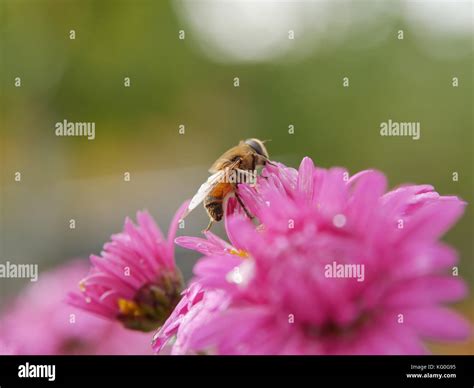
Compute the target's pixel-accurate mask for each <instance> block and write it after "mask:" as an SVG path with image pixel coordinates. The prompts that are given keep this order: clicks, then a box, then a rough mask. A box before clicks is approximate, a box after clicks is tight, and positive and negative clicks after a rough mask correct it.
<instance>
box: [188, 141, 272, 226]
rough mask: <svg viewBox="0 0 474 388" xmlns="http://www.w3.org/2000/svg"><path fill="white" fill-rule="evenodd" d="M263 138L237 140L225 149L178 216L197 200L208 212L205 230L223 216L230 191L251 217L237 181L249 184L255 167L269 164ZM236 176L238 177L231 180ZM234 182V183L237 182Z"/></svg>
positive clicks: (191, 208)
mask: <svg viewBox="0 0 474 388" xmlns="http://www.w3.org/2000/svg"><path fill="white" fill-rule="evenodd" d="M264 143H265V142H264V141H262V140H259V139H247V140H241V141H240V142H239V144H238V145H236V146H235V147H232V148H231V149H229V150H227V151H226V152H224V154H222V156H221V157H219V158H218V159H217V160H216V161H215V162H214V164H213V165H212V166H211V168H210V169H209V172H210V173H211V174H212V175H211V176H210V177H209V178H208V179H207V181H206V182H204V183H203V184H202V185H201V187H200V188H199V190H198V191H197V193H196V194H195V195H194V197H193V198H192V200H191V202H190V203H189V205H188V208H187V209H186V211H185V212H184V214H183V216H182V217H181V218H182V219H184V217H186V216H187V215H188V214H189V213H190V212H191V211H192V210H194V209H195V208H196V207H197V206H198V205H199V204H200V203H201V202H204V208H205V209H206V212H207V214H208V215H209V224H208V225H207V228H206V229H204V231H208V230H209V229H210V228H211V226H212V224H213V223H214V222H216V221H220V220H221V219H222V217H223V215H224V201H225V200H226V199H227V198H228V197H229V196H230V195H231V194H233V195H234V196H235V198H236V199H237V201H238V202H239V204H240V206H241V207H242V209H243V210H244V211H245V214H246V215H247V216H248V217H249V218H250V219H253V218H254V217H253V216H252V214H250V212H249V211H248V209H247V208H246V207H245V205H244V203H243V202H242V199H241V198H240V195H239V192H238V184H239V183H249V182H250V183H251V182H252V181H254V180H255V179H256V168H257V167H262V166H265V164H266V163H268V164H273V163H271V162H270V160H269V159H268V158H269V156H268V151H267V149H266V148H265V145H264ZM235 177H238V178H240V179H235ZM237 181H238V182H237Z"/></svg>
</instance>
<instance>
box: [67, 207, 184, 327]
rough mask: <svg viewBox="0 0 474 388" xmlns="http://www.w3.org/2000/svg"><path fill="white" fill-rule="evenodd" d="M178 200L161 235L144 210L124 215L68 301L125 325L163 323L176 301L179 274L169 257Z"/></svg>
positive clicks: (178, 213) (93, 256) (139, 325)
mask: <svg viewBox="0 0 474 388" xmlns="http://www.w3.org/2000/svg"><path fill="white" fill-rule="evenodd" d="M187 205H188V204H187V203H184V204H183V205H182V206H181V207H180V209H179V210H178V211H177V212H176V214H175V216H174V218H173V221H172V222H171V225H170V230H169V232H168V237H167V239H165V238H164V236H163V234H162V233H161V231H160V229H159V228H158V226H157V225H156V224H155V222H154V220H153V218H152V217H151V216H150V214H149V213H148V212H138V213H137V222H138V225H134V224H133V223H132V222H131V221H130V220H129V219H128V218H127V219H126V220H125V226H124V231H123V232H122V233H119V234H116V235H113V236H112V241H111V242H108V243H106V244H105V245H104V250H103V252H102V253H101V256H96V255H92V256H91V258H90V259H91V262H92V268H91V269H90V272H89V275H88V276H87V277H85V278H84V279H83V280H82V281H81V282H80V284H79V287H80V290H81V292H80V293H77V292H76V293H71V294H69V299H68V301H69V303H70V304H72V305H74V306H77V307H79V308H81V309H84V310H86V311H90V312H93V313H96V314H98V315H101V316H103V317H106V318H109V319H112V320H115V319H116V320H118V321H120V322H121V323H122V324H123V325H124V326H125V327H127V328H129V329H134V330H141V331H150V330H153V329H156V328H158V327H159V326H161V325H162V324H163V322H164V321H165V320H166V318H167V317H168V315H169V314H170V313H171V311H173V308H174V307H175V306H176V304H177V303H178V301H179V299H180V293H181V290H182V289H183V279H182V275H181V272H180V271H179V269H178V268H177V267H176V264H175V260H174V243H173V241H174V238H175V235H176V230H177V226H178V222H179V219H180V216H181V214H182V213H183V211H184V209H186V207H187Z"/></svg>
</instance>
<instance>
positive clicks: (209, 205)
mask: <svg viewBox="0 0 474 388" xmlns="http://www.w3.org/2000/svg"><path fill="white" fill-rule="evenodd" d="M223 202H224V200H223V199H222V198H215V197H212V196H210V195H209V196H207V197H206V199H205V200H204V207H205V208H206V210H207V213H208V214H209V217H211V218H212V219H213V220H214V221H220V220H221V219H222V216H223V215H224V209H223V206H222V204H223Z"/></svg>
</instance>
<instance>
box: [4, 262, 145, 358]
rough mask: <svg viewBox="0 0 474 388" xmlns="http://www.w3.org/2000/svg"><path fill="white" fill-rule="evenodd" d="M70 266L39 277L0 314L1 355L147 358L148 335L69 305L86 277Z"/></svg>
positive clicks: (83, 268)
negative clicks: (69, 298) (72, 293)
mask: <svg viewBox="0 0 474 388" xmlns="http://www.w3.org/2000/svg"><path fill="white" fill-rule="evenodd" d="M87 267H88V266H87V263H86V262H85V261H74V262H71V263H68V264H66V265H63V266H61V267H59V268H56V269H54V270H51V271H49V272H46V273H42V274H40V276H39V280H38V282H36V283H31V284H30V285H29V286H28V287H27V288H26V289H25V290H24V291H22V292H21V293H20V294H19V295H18V296H17V297H16V298H15V299H14V300H13V301H11V303H9V304H8V306H7V308H6V309H5V310H4V311H3V312H2V313H1V314H0V354H3V355H5V354H10V355H14V354H16V355H29V354H36V355H63V354H104V355H106V354H109V355H112V354H151V347H150V338H149V335H148V334H144V333H138V332H134V331H131V330H126V329H125V328H123V327H122V325H120V324H119V323H117V322H111V321H108V320H105V319H103V318H99V317H96V316H94V315H92V314H88V313H86V312H84V311H82V310H79V309H77V308H74V307H72V306H70V305H68V304H67V303H66V302H65V301H64V293H65V292H67V291H69V290H71V289H72V287H73V285H75V284H77V282H78V281H79V279H81V277H83V276H84V274H85V273H86V272H87Z"/></svg>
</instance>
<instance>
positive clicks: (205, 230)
mask: <svg viewBox="0 0 474 388" xmlns="http://www.w3.org/2000/svg"><path fill="white" fill-rule="evenodd" d="M213 223H214V220H213V219H212V218H210V219H209V224H207V227H206V229H204V230H203V233H204V232H207V231H208V230H209V229H211V226H212V224H213Z"/></svg>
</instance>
